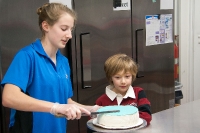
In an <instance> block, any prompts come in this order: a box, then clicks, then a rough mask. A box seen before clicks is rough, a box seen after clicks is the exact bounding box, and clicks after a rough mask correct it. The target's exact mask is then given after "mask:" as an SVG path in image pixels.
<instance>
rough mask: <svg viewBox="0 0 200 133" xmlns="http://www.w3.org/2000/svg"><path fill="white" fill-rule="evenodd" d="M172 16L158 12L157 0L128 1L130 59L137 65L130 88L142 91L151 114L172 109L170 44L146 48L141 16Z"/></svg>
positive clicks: (166, 11)
mask: <svg viewBox="0 0 200 133" xmlns="http://www.w3.org/2000/svg"><path fill="white" fill-rule="evenodd" d="M173 12H174V10H172V9H171V10H161V9H160V0H157V1H156V2H153V1H152V0H132V25H133V26H132V30H133V57H134V59H135V60H136V61H137V63H138V64H139V72H138V78H137V79H136V81H135V82H134V86H140V87H142V88H144V90H145V92H146V95H147V97H148V99H149V100H150V102H151V109H152V113H155V112H158V111H161V110H165V109H168V108H170V107H173V105H174V95H175V94H174V75H173V74H174V51H173V47H174V45H173V42H172V43H165V44H158V45H151V46H146V27H145V26H146V19H145V16H146V15H157V14H160V15H161V14H172V16H173ZM172 31H173V30H172ZM172 35H173V32H172Z"/></svg>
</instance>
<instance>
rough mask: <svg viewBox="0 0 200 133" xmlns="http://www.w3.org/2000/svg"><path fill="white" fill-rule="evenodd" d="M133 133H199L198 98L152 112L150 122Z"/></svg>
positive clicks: (199, 105) (199, 111)
mask: <svg viewBox="0 0 200 133" xmlns="http://www.w3.org/2000/svg"><path fill="white" fill-rule="evenodd" d="M132 132H133V133H200V99H199V100H195V101H193V102H190V103H186V104H183V105H180V106H177V107H174V108H170V109H167V110H164V111H161V112H157V113H154V114H152V121H151V124H150V125H149V126H147V127H144V128H141V129H138V130H135V131H132Z"/></svg>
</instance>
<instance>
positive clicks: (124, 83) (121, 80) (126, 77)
mask: <svg viewBox="0 0 200 133" xmlns="http://www.w3.org/2000/svg"><path fill="white" fill-rule="evenodd" d="M112 81H113V85H114V88H113V91H114V92H115V93H120V94H121V95H123V96H124V95H125V94H126V92H127V90H128V88H129V86H130V85H131V83H132V74H131V73H130V72H126V73H124V71H120V72H118V73H116V74H115V75H114V76H112Z"/></svg>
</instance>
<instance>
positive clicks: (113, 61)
mask: <svg viewBox="0 0 200 133" xmlns="http://www.w3.org/2000/svg"><path fill="white" fill-rule="evenodd" d="M104 71H105V74H106V78H107V79H108V81H109V82H110V84H112V76H114V75H115V74H117V73H118V72H121V71H123V72H124V73H126V72H130V73H131V74H132V81H134V80H135V79H136V75H137V71H138V66H137V64H136V62H135V61H133V59H132V58H131V57H129V56H127V55H126V54H115V55H113V56H111V57H109V58H108V59H107V60H106V61H105V64H104Z"/></svg>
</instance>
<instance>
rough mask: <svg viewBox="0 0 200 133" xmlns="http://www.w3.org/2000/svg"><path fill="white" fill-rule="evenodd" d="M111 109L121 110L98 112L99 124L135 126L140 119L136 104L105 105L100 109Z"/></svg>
mask: <svg viewBox="0 0 200 133" xmlns="http://www.w3.org/2000/svg"><path fill="white" fill-rule="evenodd" d="M109 110H120V112H115V113H104V114H98V115H97V123H98V124H99V125H102V126H105V127H112V128H115V127H117V128H120V127H122V128H123V127H134V125H136V124H137V123H138V121H139V112H138V108H136V107H134V106H131V105H126V106H104V107H102V108H100V109H99V110H98V111H99V112H100V111H109Z"/></svg>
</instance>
